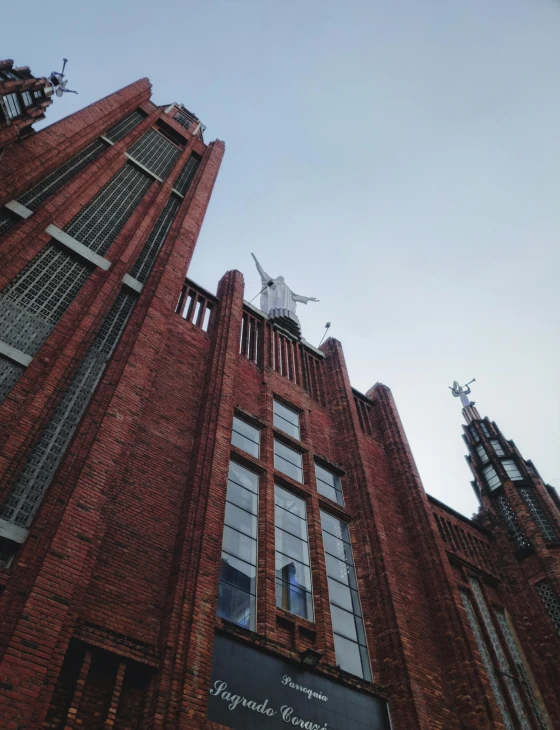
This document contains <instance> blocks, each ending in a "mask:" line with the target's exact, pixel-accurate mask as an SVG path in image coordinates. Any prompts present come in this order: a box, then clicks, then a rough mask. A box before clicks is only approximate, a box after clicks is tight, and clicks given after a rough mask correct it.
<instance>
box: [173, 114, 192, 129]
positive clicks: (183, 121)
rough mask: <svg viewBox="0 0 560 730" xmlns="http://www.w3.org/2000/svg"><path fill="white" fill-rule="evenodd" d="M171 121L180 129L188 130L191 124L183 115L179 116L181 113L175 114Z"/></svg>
mask: <svg viewBox="0 0 560 730" xmlns="http://www.w3.org/2000/svg"><path fill="white" fill-rule="evenodd" d="M173 119H175V121H177V122H179V124H180V125H181V126H182V127H184V128H185V129H188V128H189V127H190V126H191V124H192V122H191V120H190V119H187V117H186V116H185V115H184V114H181V112H177V114H175V116H174V117H173Z"/></svg>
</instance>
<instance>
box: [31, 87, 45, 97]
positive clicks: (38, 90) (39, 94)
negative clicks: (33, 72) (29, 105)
mask: <svg viewBox="0 0 560 730" xmlns="http://www.w3.org/2000/svg"><path fill="white" fill-rule="evenodd" d="M33 98H35V99H42V98H43V90H42V89H37V91H34V92H33Z"/></svg>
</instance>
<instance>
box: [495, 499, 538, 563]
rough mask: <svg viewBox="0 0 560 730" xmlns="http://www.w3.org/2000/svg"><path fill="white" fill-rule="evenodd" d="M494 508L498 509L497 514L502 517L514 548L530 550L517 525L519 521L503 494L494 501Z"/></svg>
mask: <svg viewBox="0 0 560 730" xmlns="http://www.w3.org/2000/svg"><path fill="white" fill-rule="evenodd" d="M496 506H497V508H498V512H499V513H500V514H501V516H502V519H503V520H504V522H505V523H506V526H507V529H508V531H509V533H510V535H511V536H512V537H513V541H514V543H515V547H516V548H517V549H518V550H527V549H528V548H530V547H531V542H530V540H529V539H528V538H527V536H526V535H525V533H524V532H523V530H522V528H521V525H520V524H519V520H518V519H517V515H516V514H515V511H514V509H513V507H512V506H511V504H510V503H509V500H508V498H507V497H506V495H505V494H499V495H498V497H497V499H496Z"/></svg>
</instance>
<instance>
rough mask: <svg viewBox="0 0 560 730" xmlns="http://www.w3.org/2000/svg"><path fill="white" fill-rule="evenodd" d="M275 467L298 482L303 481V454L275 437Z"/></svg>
mask: <svg viewBox="0 0 560 730" xmlns="http://www.w3.org/2000/svg"><path fill="white" fill-rule="evenodd" d="M274 468H275V469H277V470H278V471H281V472H282V474H287V475H288V476H289V477H291V478H292V479H295V480H296V481H298V482H303V468H302V456H301V454H300V453H299V452H298V451H294V449H290V448H289V447H288V446H285V445H284V444H283V443H282V442H281V441H277V440H276V439H274Z"/></svg>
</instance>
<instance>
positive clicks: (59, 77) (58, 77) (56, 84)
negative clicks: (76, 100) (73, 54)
mask: <svg viewBox="0 0 560 730" xmlns="http://www.w3.org/2000/svg"><path fill="white" fill-rule="evenodd" d="M62 60H63V64H62V71H60V72H59V71H53V72H52V74H51V75H50V76H49V81H50V82H51V86H52V87H53V89H54V93H55V94H56V95H57V96H62V95H63V94H77V93H78V92H77V91H72V89H67V88H66V84H67V83H68V79H66V81H65V80H64V69H65V68H66V64H67V63H68V59H67V58H63V59H62Z"/></svg>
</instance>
